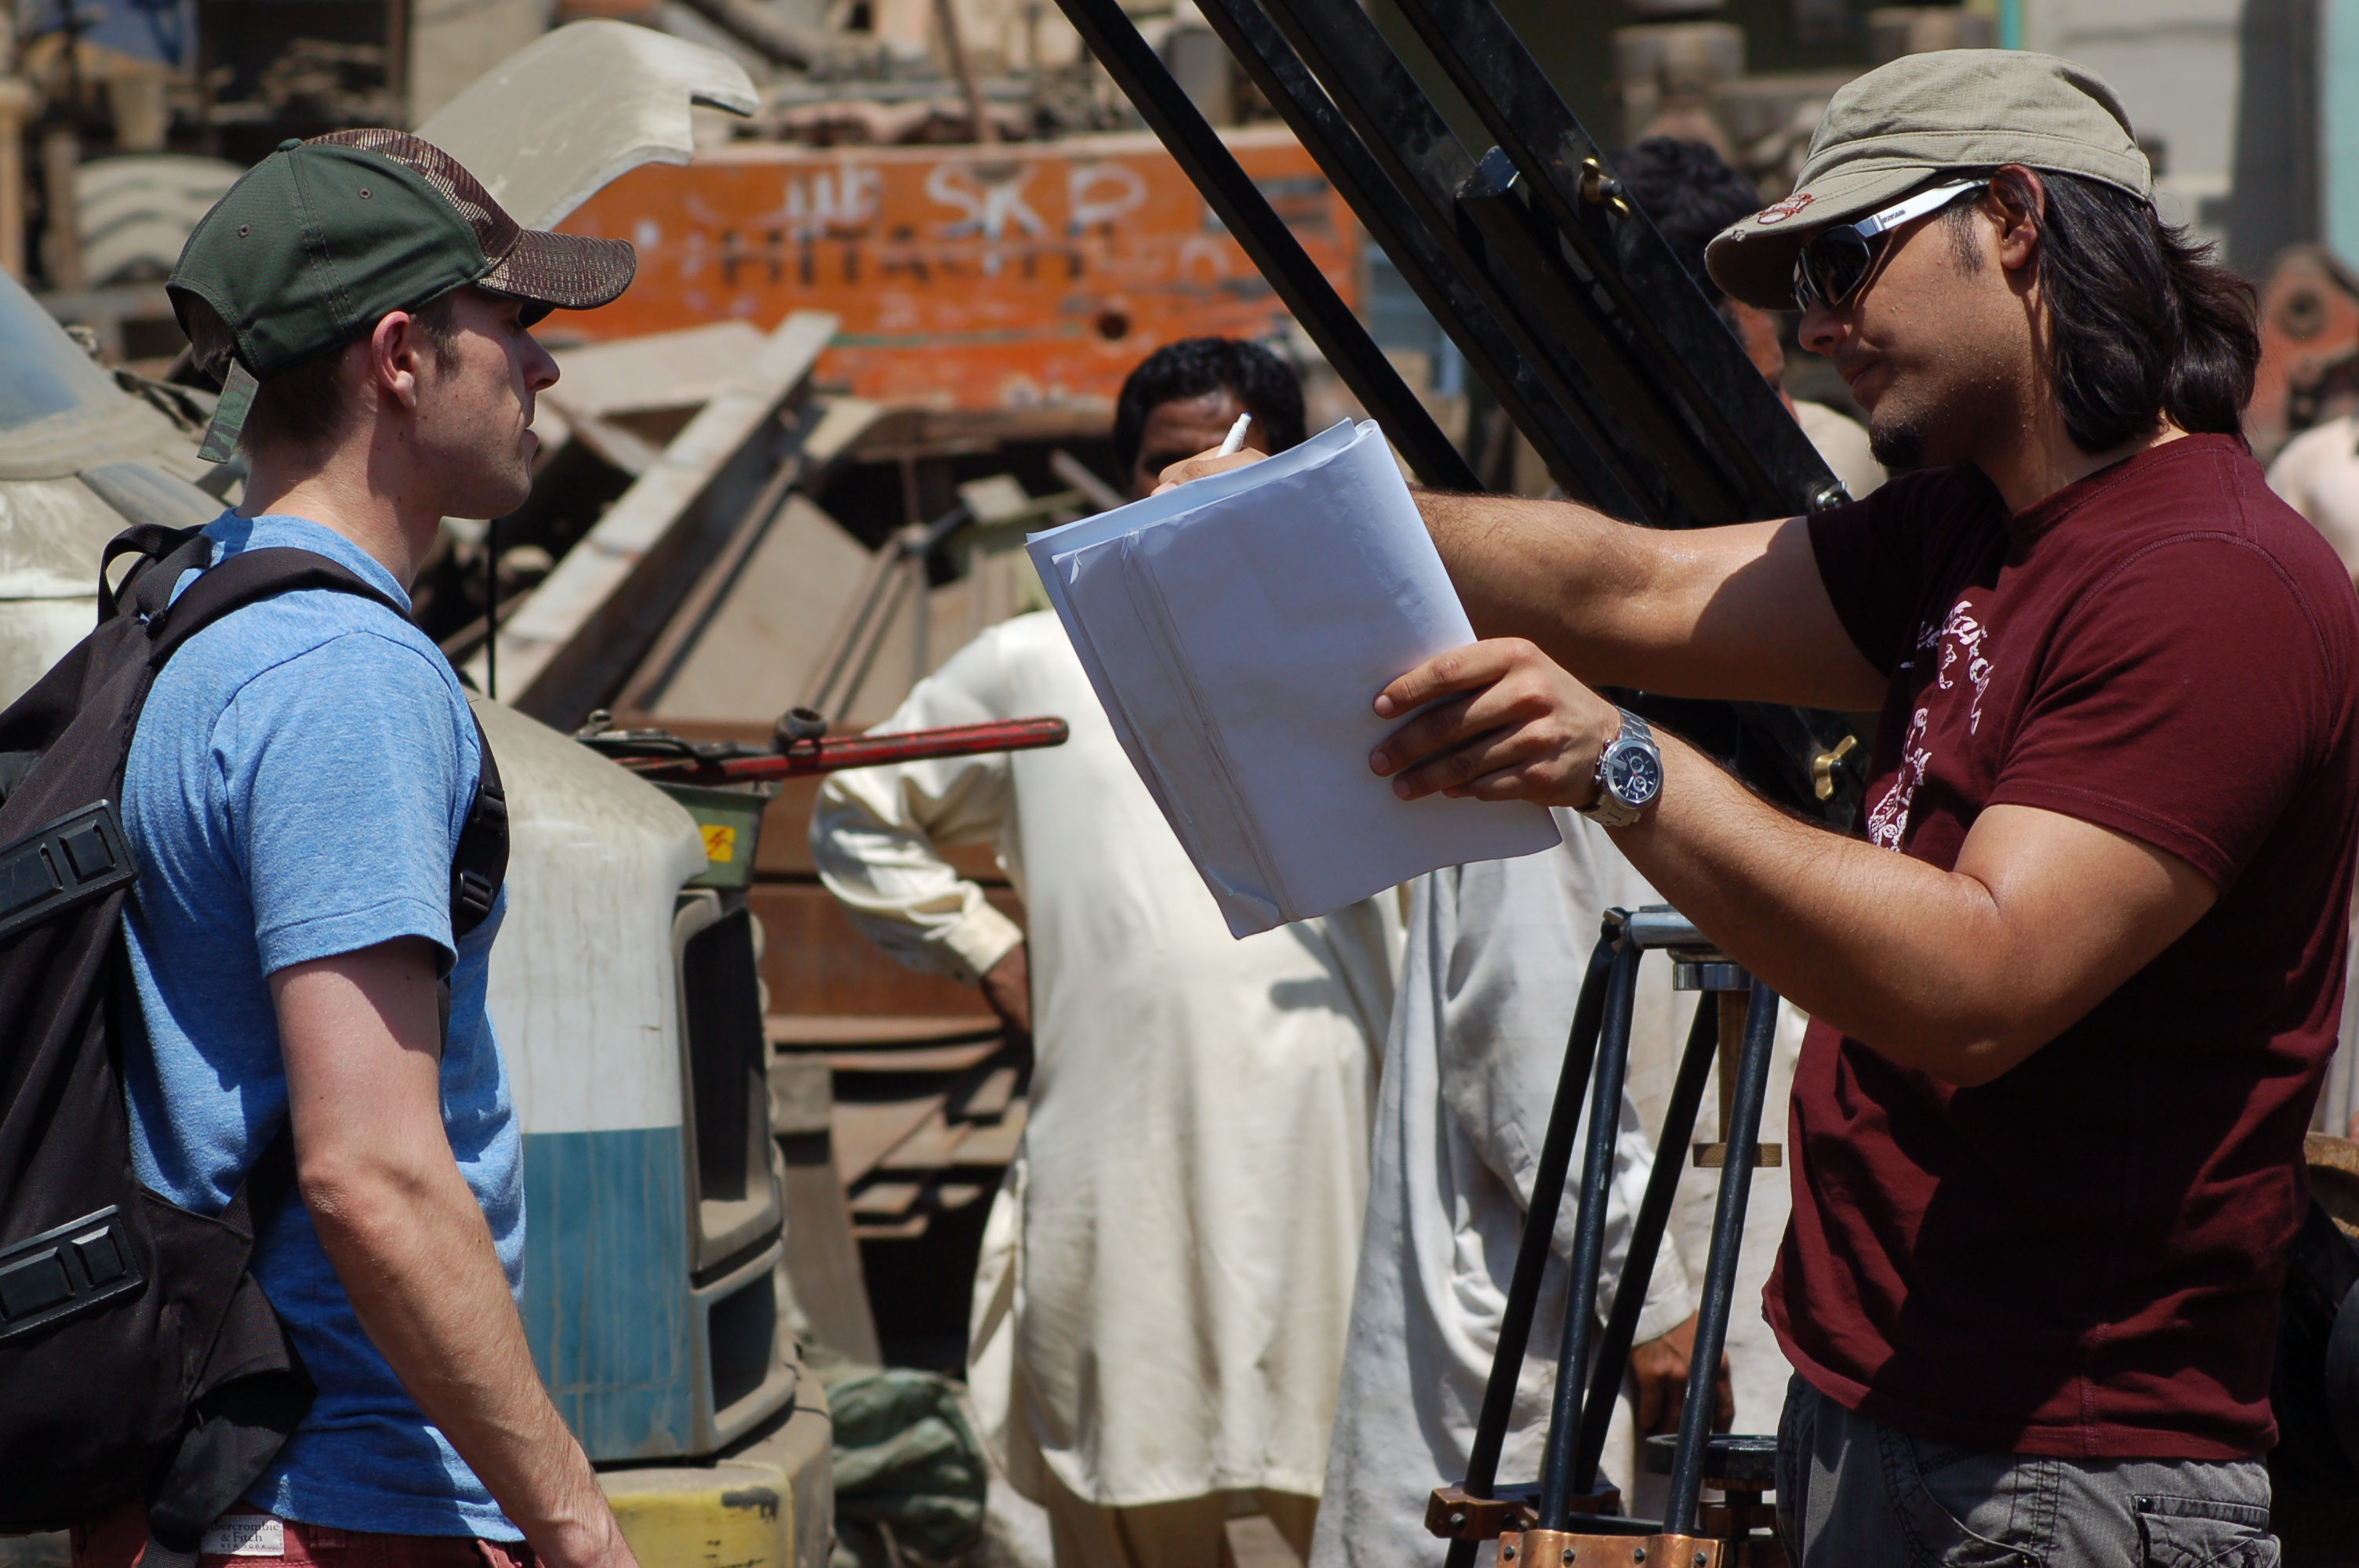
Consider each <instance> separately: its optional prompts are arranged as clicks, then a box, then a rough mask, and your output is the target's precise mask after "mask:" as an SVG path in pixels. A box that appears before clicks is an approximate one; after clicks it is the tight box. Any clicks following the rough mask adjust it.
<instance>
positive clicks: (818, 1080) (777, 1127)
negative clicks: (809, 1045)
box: [769, 1052, 835, 1138]
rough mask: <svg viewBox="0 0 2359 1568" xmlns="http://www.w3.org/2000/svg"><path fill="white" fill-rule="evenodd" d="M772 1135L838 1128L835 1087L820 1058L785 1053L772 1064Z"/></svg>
mask: <svg viewBox="0 0 2359 1568" xmlns="http://www.w3.org/2000/svg"><path fill="white" fill-rule="evenodd" d="M769 1080H770V1132H771V1135H772V1136H773V1137H777V1138H788V1137H794V1136H799V1135H801V1134H805V1133H813V1132H821V1133H823V1132H826V1131H828V1130H831V1129H832V1128H833V1126H834V1125H835V1087H834V1085H833V1084H832V1082H831V1081H830V1076H829V1067H828V1064H827V1063H826V1062H825V1061H823V1060H822V1059H821V1058H820V1057H817V1056H805V1055H799V1054H794V1053H790V1052H789V1053H784V1054H780V1055H779V1056H778V1058H777V1060H776V1061H774V1062H772V1063H771V1064H770V1070H769Z"/></svg>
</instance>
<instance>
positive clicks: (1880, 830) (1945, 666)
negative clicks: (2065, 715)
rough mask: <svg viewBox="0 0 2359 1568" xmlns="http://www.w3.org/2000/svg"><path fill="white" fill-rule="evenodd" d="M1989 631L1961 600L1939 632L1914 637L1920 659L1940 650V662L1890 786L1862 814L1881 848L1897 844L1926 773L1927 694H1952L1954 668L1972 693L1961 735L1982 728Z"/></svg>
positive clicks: (1910, 721) (1872, 838)
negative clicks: (1961, 668)
mask: <svg viewBox="0 0 2359 1568" xmlns="http://www.w3.org/2000/svg"><path fill="white" fill-rule="evenodd" d="M1989 635H1990V628H1989V627H1988V626H1986V625H1984V623H1983V622H1980V621H1978V620H1976V619H1975V617H1974V615H1973V610H1972V607H1971V601H1970V600H1963V599H1962V600H1958V602H1957V603H1955V604H1953V605H1951V607H1950V613H1949V615H1948V617H1947V618H1946V619H1945V620H1943V621H1942V622H1941V625H1940V629H1939V630H1936V629H1935V628H1933V627H1932V626H1930V625H1929V626H1924V627H1921V628H1919V631H1918V633H1917V649H1918V653H1919V655H1920V656H1921V655H1922V654H1926V653H1928V652H1931V651H1933V650H1935V649H1939V650H1940V662H1939V663H1938V664H1937V665H1935V666H1934V676H1933V684H1932V685H1931V686H1930V687H1927V688H1926V690H1925V698H1926V700H1925V701H1924V702H1922V703H1920V704H1919V706H1918V708H1917V711H1916V712H1915V713H1913V714H1911V715H1910V716H1909V719H1908V736H1907V738H1906V739H1904V740H1903V741H1901V742H1900V767H1899V769H1898V771H1897V772H1896V773H1894V774H1893V775H1892V783H1891V785H1890V786H1889V787H1888V788H1886V790H1885V792H1884V797H1883V798H1882V799H1881V800H1878V801H1877V802H1876V803H1875V808H1874V809H1873V810H1871V811H1869V812H1868V814H1867V837H1868V841H1869V842H1870V843H1873V844H1876V845H1879V846H1881V847H1883V848H1884V849H1899V848H1900V840H1901V838H1902V837H1903V836H1904V835H1906V834H1907V832H1908V807H1909V806H1910V805H1912V804H1913V803H1914V802H1915V801H1916V799H1917V786H1918V785H1919V784H1922V783H1924V782H1925V770H1926V769H1927V768H1928V767H1929V766H1930V765H1931V763H1932V761H1933V752H1932V749H1931V747H1930V745H1929V744H1928V742H1927V741H1926V719H1927V717H1928V715H1929V714H1930V712H1931V701H1932V694H1933V693H1934V692H1937V691H1951V690H1954V689H1956V687H1957V682H1956V680H1955V679H1954V678H1952V677H1953V674H1954V672H1955V670H1956V668H1957V666H1958V665H1960V664H1961V663H1962V664H1963V665H1965V677H1966V683H1967V684H1968V685H1969V686H1971V687H1973V698H1972V699H1971V706H1969V707H1968V708H1967V709H1966V733H1967V734H1969V735H1971V734H1973V733H1974V732H1975V731H1976V730H1980V729H1981V728H1982V722H1983V693H1984V690H1985V689H1986V688H1987V687H1989V686H1990V677H1991V665H1990V660H1989V659H1987V658H1985V657H1984V654H1983V644H1984V640H1985V639H1987V638H1988V636H1989Z"/></svg>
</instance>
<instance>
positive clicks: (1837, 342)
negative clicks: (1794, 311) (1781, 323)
mask: <svg viewBox="0 0 2359 1568" xmlns="http://www.w3.org/2000/svg"><path fill="white" fill-rule="evenodd" d="M1845 330H1847V329H1846V323H1845V321H1844V319H1843V313H1842V312H1841V311H1837V310H1832V309H1829V308H1827V307H1826V306H1824V305H1821V304H1817V303H1813V304H1811V305H1810V306H1809V307H1808V308H1805V309H1804V310H1803V312H1802V324H1801V326H1800V327H1799V329H1798V330H1796V332H1795V334H1794V341H1796V342H1798V343H1799V344H1801V346H1802V347H1803V348H1805V349H1807V350H1809V351H1810V352H1811V353H1814V354H1832V353H1833V352H1834V351H1835V350H1836V349H1838V348H1840V347H1841V346H1842V345H1843V333H1844V331H1845Z"/></svg>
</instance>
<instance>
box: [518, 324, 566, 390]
mask: <svg viewBox="0 0 2359 1568" xmlns="http://www.w3.org/2000/svg"><path fill="white" fill-rule="evenodd" d="M524 342H525V350H524V383H525V384H526V385H527V386H528V387H530V388H532V390H533V391H535V392H546V391H548V390H549V388H550V387H552V386H555V385H556V384H557V376H558V370H557V360H556V357H555V356H554V355H552V354H551V353H550V352H549V351H548V350H547V349H544V348H542V347H541V346H540V340H539V339H538V338H536V337H533V336H532V335H531V334H530V333H527V334H526V335H525V340H524Z"/></svg>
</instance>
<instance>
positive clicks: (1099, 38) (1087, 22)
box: [1057, 0, 1482, 490]
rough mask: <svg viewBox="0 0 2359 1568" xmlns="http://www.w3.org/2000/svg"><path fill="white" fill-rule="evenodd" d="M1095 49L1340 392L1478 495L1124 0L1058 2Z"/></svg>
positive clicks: (1421, 408)
mask: <svg viewBox="0 0 2359 1568" xmlns="http://www.w3.org/2000/svg"><path fill="white" fill-rule="evenodd" d="M1057 4H1058V5H1059V6H1060V8H1061V9H1062V10H1063V11H1064V13H1065V16H1066V19H1067V20H1069V21H1071V23H1072V24H1073V27H1074V29H1075V30H1076V31H1078V32H1079V33H1080V34H1081V35H1082V41H1083V42H1085V43H1087V44H1088V45H1089V47H1090V51H1091V52H1092V53H1093V54H1094V55H1096V56H1097V57H1098V60H1099V62H1100V63H1101V64H1103V66H1104V67H1105V68H1106V73H1107V74H1108V75H1110V76H1112V77H1113V78H1114V85H1116V86H1117V87H1120V88H1121V89H1122V90H1123V92H1125V94H1127V95H1128V96H1129V98H1130V102H1131V104H1132V106H1133V107H1135V108H1136V109H1137V111H1138V113H1139V116H1140V117H1141V118H1142V119H1144V120H1145V121H1146V122H1147V125H1148V127H1149V128H1150V129H1151V130H1153V131H1154V132H1155V134H1156V135H1158V136H1159V137H1161V138H1162V140H1163V145H1164V146H1165V147H1166V148H1167V149H1168V150H1169V152H1170V154H1171V156H1172V157H1174V158H1175V159H1177V160H1178V161H1179V164H1180V168H1183V169H1185V170H1186V171H1187V174H1188V178H1190V179H1191V180H1193V181H1195V184H1196V189H1197V190H1198V191H1199V192H1201V194H1202V196H1203V198H1204V200H1205V202H1206V204H1207V205H1209V206H1210V207H1211V208H1212V211H1214V212H1215V213H1217V214H1218V215H1219V216H1220V220H1221V222H1223V223H1225V224H1227V225H1228V229H1229V232H1230V233H1232V234H1234V236H1235V237H1236V241H1237V243H1238V244H1240V245H1242V246H1243V247H1244V248H1245V254H1246V255H1247V256H1249V257H1251V258H1252V259H1253V264H1254V265H1256V266H1257V267H1259V268H1260V269H1261V275H1262V276H1263V277H1265V278H1266V279H1268V280H1269V286H1270V287H1272V288H1274V289H1276V290H1277V297H1278V298H1279V299H1281V300H1283V301H1284V302H1285V304H1286V308H1288V310H1291V311H1292V312H1294V319H1296V320H1298V321H1299V322H1301V323H1302V328H1303V330H1304V331H1306V332H1309V333H1310V341H1312V342H1314V343H1316V344H1318V345H1319V351H1320V352H1321V353H1323V354H1325V355H1326V356H1327V362H1328V363H1330V364H1332V365H1333V366H1334V367H1335V373H1336V374H1338V375H1340V376H1342V377H1343V384H1344V385H1346V386H1348V387H1350V388H1351V389H1352V395H1353V396H1355V397H1357V398H1358V399H1359V400H1360V403H1361V405H1362V406H1364V407H1365V408H1366V409H1367V411H1368V413H1369V414H1370V415H1371V416H1374V417H1375V421H1376V423H1377V424H1378V425H1380V426H1382V427H1384V432H1385V436H1386V438H1387V439H1388V440H1390V441H1391V442H1392V444H1393V445H1394V446H1395V447H1397V448H1398V449H1399V450H1400V454H1401V456H1402V457H1404V458H1406V459H1408V465H1409V467H1411V468H1413V469H1415V470H1417V473H1418V477H1419V479H1421V480H1423V481H1425V482H1426V483H1428V484H1430V485H1433V486H1435V487H1437V488H1440V489H1443V490H1480V489H1481V488H1482V485H1481V484H1480V483H1479V482H1478V481H1476V480H1475V478H1474V470H1473V469H1472V468H1470V467H1468V466H1467V463H1466V460H1465V458H1464V457H1463V456H1462V455H1461V454H1460V452H1459V450H1458V449H1457V448H1456V447H1454V446H1452V445H1451V443H1450V438H1449V437H1447V436H1445V435H1443V434H1442V431H1441V427H1440V426H1439V425H1436V424H1435V423H1434V422H1433V416H1432V415H1430V414H1429V413H1427V412H1426V408H1425V405H1424V404H1423V403H1421V402H1419V400H1418V397H1417V395H1416V394H1415V393H1414V392H1411V391H1410V390H1409V388H1408V384H1407V383H1406V382H1404V381H1402V380H1401V378H1400V373H1399V372H1398V371H1397V370H1395V369H1394V368H1393V364H1392V362H1391V361H1390V360H1388V359H1386V358H1385V355H1384V351H1383V350H1381V349H1379V348H1377V347H1376V342H1375V339H1374V338H1371V337H1370V336H1368V330H1367V329H1366V328H1365V327H1364V326H1362V325H1361V324H1360V320H1359V318H1358V317H1356V316H1354V315H1353V314H1352V311H1351V308H1350V307H1348V306H1346V305H1345V304H1344V303H1343V297H1341V296H1340V295H1338V294H1337V293H1336V292H1335V289H1334V286H1333V285H1332V284H1330V283H1329V282H1328V281H1327V276H1326V274H1324V273H1322V272H1321V271H1320V270H1319V267H1318V265H1317V264H1316V263H1314V262H1313V261H1312V260H1311V259H1310V255H1309V254H1308V253H1306V252H1305V251H1304V250H1303V248H1302V245H1301V243H1300V242H1299V241H1298V240H1296V239H1295V237H1294V234H1293V232H1292V231H1290V230H1288V228H1287V226H1286V223H1285V221H1284V220H1283V219H1281V218H1279V217H1278V215H1277V212H1276V211H1273V210H1272V209H1271V207H1270V204H1269V201H1268V200H1267V199H1266V197H1264V196H1263V195H1262V193H1261V189H1260V188H1259V187H1257V186H1256V185H1255V184H1254V182H1253V180H1252V179H1251V178H1249V177H1247V175H1246V174H1245V170H1244V169H1243V168H1239V167H1238V165H1237V160H1236V158H1235V157H1234V155H1233V154H1232V153H1231V152H1230V151H1229V149H1228V146H1227V144H1225V143H1223V141H1222V140H1221V136H1220V133H1219V132H1217V131H1215V130H1214V129H1212V125H1211V124H1208V123H1207V122H1206V121H1205V119H1204V116H1203V115H1202V114H1200V113H1199V112H1198V111H1197V108H1196V105H1195V104H1194V103H1190V101H1189V98H1188V95H1187V93H1186V92H1182V91H1181V90H1180V83H1179V82H1178V81H1175V80H1173V78H1172V75H1171V72H1170V70H1169V69H1168V68H1166V67H1165V65H1164V63H1163V61H1162V59H1161V58H1160V57H1159V56H1158V55H1157V54H1156V52H1155V51H1154V50H1153V49H1149V48H1148V47H1147V40H1146V39H1145V38H1141V37H1139V35H1138V28H1137V27H1136V25H1135V24H1134V23H1133V22H1132V21H1131V19H1130V16H1129V15H1128V14H1127V13H1126V12H1125V11H1124V10H1123V8H1122V6H1121V5H1120V3H1119V0H1057Z"/></svg>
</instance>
